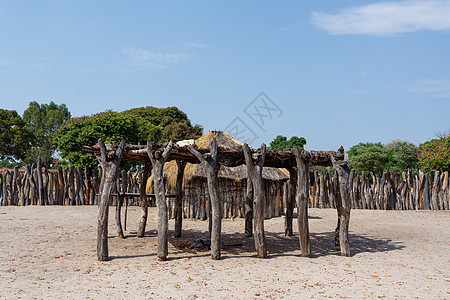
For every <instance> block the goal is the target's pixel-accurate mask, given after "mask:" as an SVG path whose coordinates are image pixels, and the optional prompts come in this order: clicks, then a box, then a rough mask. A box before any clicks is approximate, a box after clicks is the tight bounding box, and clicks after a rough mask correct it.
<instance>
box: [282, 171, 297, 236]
mask: <svg viewBox="0 0 450 300" xmlns="http://www.w3.org/2000/svg"><path fill="white" fill-rule="evenodd" d="M296 188H297V170H296V168H295V167H290V168H289V187H288V197H287V199H286V200H287V201H286V217H285V219H284V235H285V236H291V235H293V234H294V231H293V230H292V220H293V218H294V201H295V197H296V196H295V195H296V192H295V190H296Z"/></svg>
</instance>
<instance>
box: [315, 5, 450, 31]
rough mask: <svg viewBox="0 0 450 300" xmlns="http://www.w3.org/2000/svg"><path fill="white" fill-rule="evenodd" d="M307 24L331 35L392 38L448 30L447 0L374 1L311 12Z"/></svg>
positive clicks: (449, 24)
mask: <svg viewBox="0 0 450 300" xmlns="http://www.w3.org/2000/svg"><path fill="white" fill-rule="evenodd" d="M311 22H312V23H313V24H314V25H315V26H316V27H318V28H320V29H323V30H325V31H327V32H328V33H330V34H334V35H343V34H355V35H375V36H392V35H398V34H401V33H408V32H415V31H425V30H449V29H450V0H405V1H395V2H377V3H372V4H368V5H363V6H357V7H350V8H345V9H342V10H339V11H338V12H336V13H335V14H330V13H324V12H314V13H313V14H312V15H311Z"/></svg>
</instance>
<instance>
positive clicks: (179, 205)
mask: <svg viewBox="0 0 450 300" xmlns="http://www.w3.org/2000/svg"><path fill="white" fill-rule="evenodd" d="M176 162H177V167H178V169H177V181H176V185H175V194H176V197H175V233H174V237H176V238H179V237H181V229H182V226H183V176H184V168H185V167H186V162H185V161H181V160H177V161H176ZM198 201H199V200H198ZM199 210H200V208H199Z"/></svg>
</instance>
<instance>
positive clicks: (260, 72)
mask: <svg viewBox="0 0 450 300" xmlns="http://www.w3.org/2000/svg"><path fill="white" fill-rule="evenodd" d="M449 53H450V1H448V0H447V1H441V0H428V1H409V0H407V1H383V2H382V1H347V0H341V1H335V0H328V1H226V2H225V1H222V2H218V1H214V2H213V1H158V2H157V1H70V2H69V1H45V0H41V1H1V0H0V107H1V108H4V109H13V110H16V111H18V112H19V113H20V114H22V113H23V111H24V110H25V109H26V108H27V106H28V103H29V102H30V101H38V102H39V103H48V102H50V101H54V102H56V103H58V104H61V103H65V104H66V105H67V106H68V108H69V110H70V111H71V113H72V116H74V117H77V116H82V115H91V114H94V113H97V112H101V111H105V110H107V109H112V110H116V111H122V110H125V109H129V108H133V107H141V106H148V105H151V106H156V107H167V106H177V107H179V108H180V109H181V110H183V111H185V112H186V113H187V114H188V116H189V118H190V119H191V121H192V122H193V123H198V124H201V125H203V126H204V128H205V132H206V131H207V130H214V129H216V130H222V129H226V128H227V129H228V130H231V129H233V130H237V131H239V134H240V135H242V136H241V137H240V138H241V139H243V140H248V141H249V142H250V144H251V145H252V146H259V145H260V144H261V143H262V142H265V143H266V144H269V143H270V141H271V140H272V139H273V138H274V137H275V136H277V135H279V134H282V135H285V136H287V137H288V138H289V137H290V136H293V135H297V136H303V137H305V138H306V140H307V142H308V144H307V146H306V148H307V149H311V150H330V149H337V148H339V146H341V145H343V146H344V147H345V148H346V149H347V148H349V147H351V146H352V145H355V144H357V143H359V142H367V141H371V142H379V141H380V142H382V143H388V142H390V141H391V140H393V139H402V140H408V141H410V142H413V143H415V144H419V143H422V142H424V141H426V140H429V139H432V138H435V136H436V133H443V132H446V131H448V130H449V129H450V118H449V111H450V55H449ZM261 92H264V94H261ZM261 95H262V96H261ZM258 96H260V97H258ZM237 123H238V124H237ZM236 124H237V125H236ZM235 125H236V126H235ZM233 132H235V131H233Z"/></svg>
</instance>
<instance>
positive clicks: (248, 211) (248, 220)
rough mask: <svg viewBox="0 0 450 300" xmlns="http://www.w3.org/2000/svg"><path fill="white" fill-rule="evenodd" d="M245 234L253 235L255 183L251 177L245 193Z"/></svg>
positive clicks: (247, 235)
mask: <svg viewBox="0 0 450 300" xmlns="http://www.w3.org/2000/svg"><path fill="white" fill-rule="evenodd" d="M245 236H246V237H251V236H253V185H252V181H251V179H250V178H249V177H247V191H246V194H245Z"/></svg>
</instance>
